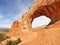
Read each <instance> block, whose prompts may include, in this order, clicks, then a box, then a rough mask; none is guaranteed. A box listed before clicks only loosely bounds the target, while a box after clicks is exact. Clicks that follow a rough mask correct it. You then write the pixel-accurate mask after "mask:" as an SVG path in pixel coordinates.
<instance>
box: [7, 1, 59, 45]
mask: <svg viewBox="0 0 60 45" xmlns="http://www.w3.org/2000/svg"><path fill="white" fill-rule="evenodd" d="M41 15H45V16H47V17H49V18H50V19H51V20H52V21H51V23H50V24H49V25H48V26H47V27H45V28H32V27H31V23H32V21H33V19H34V18H36V17H38V16H41ZM7 36H9V37H16V38H21V40H22V42H21V43H20V44H18V45H60V0H34V3H33V5H32V6H31V8H30V9H29V10H28V11H27V12H25V13H24V14H23V16H22V19H21V20H16V21H14V22H13V24H12V27H11V29H10V31H9V32H8V33H7Z"/></svg>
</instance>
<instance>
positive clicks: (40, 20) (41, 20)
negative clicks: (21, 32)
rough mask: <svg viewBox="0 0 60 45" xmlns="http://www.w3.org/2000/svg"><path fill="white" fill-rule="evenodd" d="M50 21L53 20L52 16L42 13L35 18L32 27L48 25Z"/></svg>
mask: <svg viewBox="0 0 60 45" xmlns="http://www.w3.org/2000/svg"><path fill="white" fill-rule="evenodd" d="M50 22H51V19H50V18H48V17H46V16H44V15H42V16H39V17H36V18H34V19H33V21H32V28H36V27H41V26H47V25H48V24H49V23H50Z"/></svg>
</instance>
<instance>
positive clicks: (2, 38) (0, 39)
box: [0, 34, 9, 43]
mask: <svg viewBox="0 0 60 45" xmlns="http://www.w3.org/2000/svg"><path fill="white" fill-rule="evenodd" d="M8 38H9V37H8V36H5V35H4V34H0V43H1V41H4V40H6V39H8Z"/></svg>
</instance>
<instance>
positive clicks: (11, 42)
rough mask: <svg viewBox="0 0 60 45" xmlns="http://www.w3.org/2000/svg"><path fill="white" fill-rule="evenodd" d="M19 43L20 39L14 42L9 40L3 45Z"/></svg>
mask: <svg viewBox="0 0 60 45" xmlns="http://www.w3.org/2000/svg"><path fill="white" fill-rule="evenodd" d="M20 42H21V40H20V38H18V39H17V40H15V41H12V40H9V41H8V42H7V43H6V44H5V45H17V44H19V43H20Z"/></svg>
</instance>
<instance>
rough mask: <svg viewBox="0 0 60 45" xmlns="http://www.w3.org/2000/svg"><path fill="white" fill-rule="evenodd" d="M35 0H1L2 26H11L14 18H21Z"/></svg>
mask: <svg viewBox="0 0 60 45" xmlns="http://www.w3.org/2000/svg"><path fill="white" fill-rule="evenodd" d="M32 3H33V0H0V27H11V24H12V22H13V21H14V20H19V19H21V16H22V14H23V13H24V12H25V11H26V10H27V9H29V7H30V6H31V5H32Z"/></svg>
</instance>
